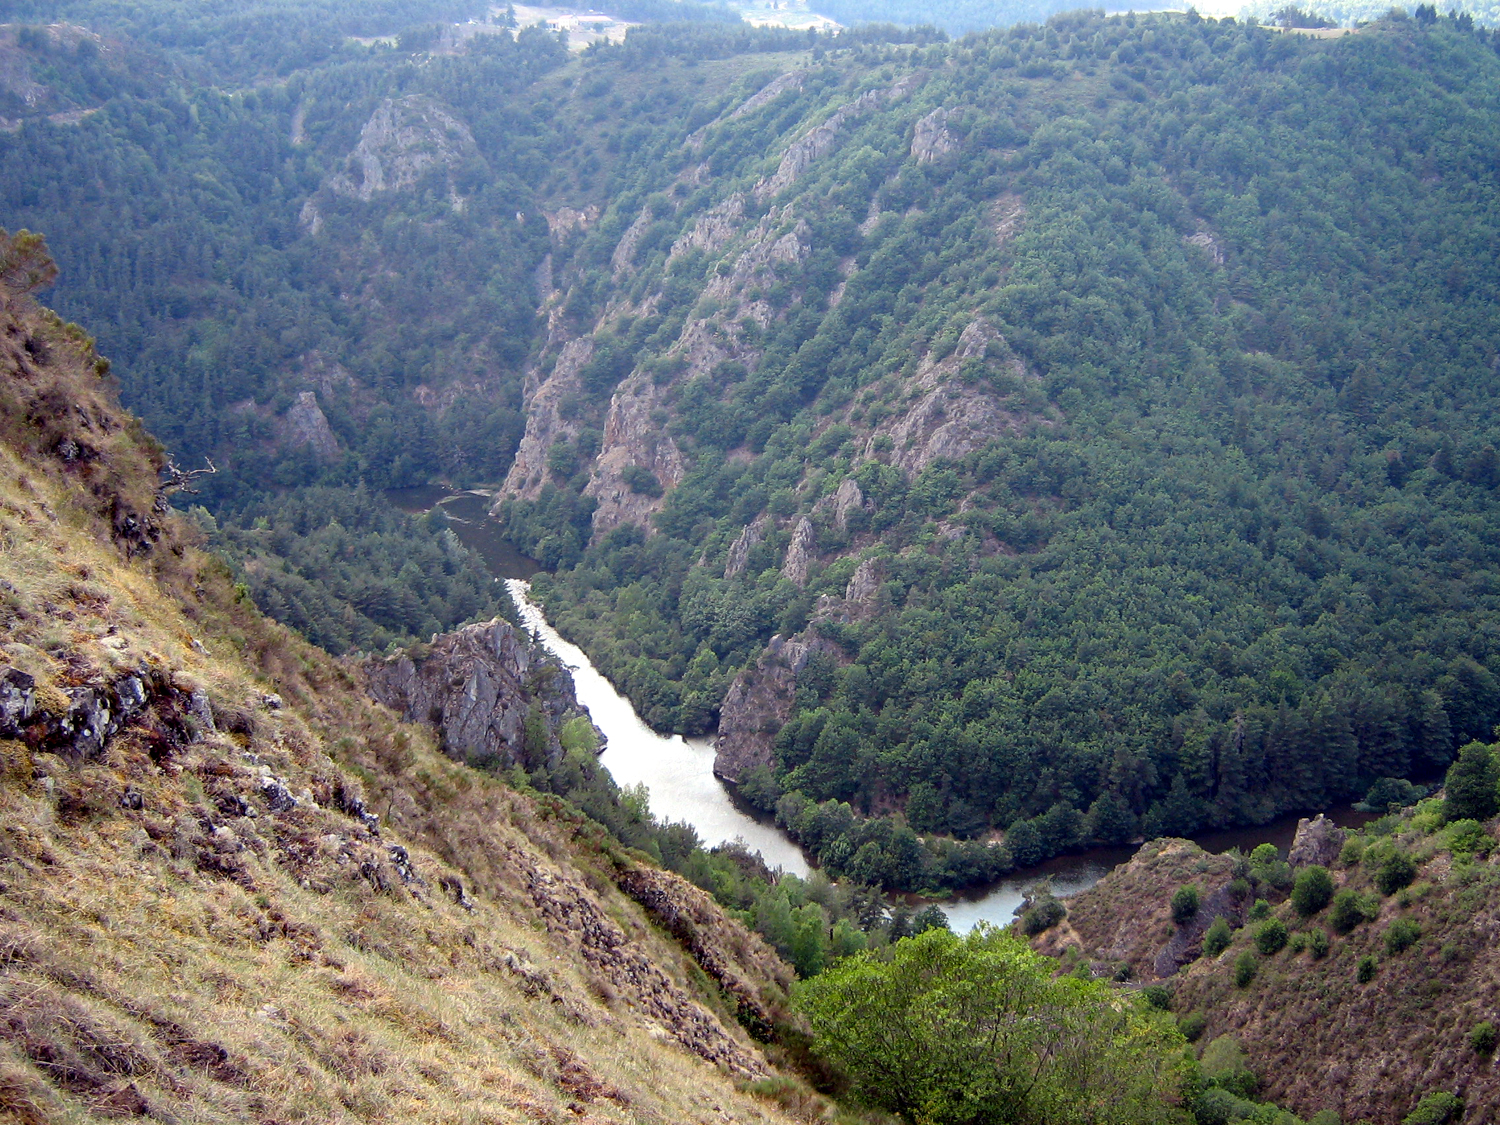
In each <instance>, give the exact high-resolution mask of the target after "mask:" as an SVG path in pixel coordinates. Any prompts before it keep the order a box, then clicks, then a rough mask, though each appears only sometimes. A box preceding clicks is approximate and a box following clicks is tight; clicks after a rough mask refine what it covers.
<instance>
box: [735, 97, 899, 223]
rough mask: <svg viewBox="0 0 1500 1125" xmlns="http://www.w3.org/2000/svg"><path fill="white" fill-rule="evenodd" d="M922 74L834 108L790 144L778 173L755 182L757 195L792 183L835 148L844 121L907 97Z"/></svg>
mask: <svg viewBox="0 0 1500 1125" xmlns="http://www.w3.org/2000/svg"><path fill="white" fill-rule="evenodd" d="M923 77H924V76H922V75H920V74H912V75H908V76H907V77H905V78H903V79H901V81H899V82H897V83H896V84H895V85H894V86H891V87H890V88H889V89H885V90H868V91H866V92H865V93H863V94H861V95H860V96H859V97H857V98H855V99H854V100H853V101H851V102H848V103H847V104H845V105H842V106H840V107H839V108H838V109H836V110H834V111H833V113H831V114H829V116H828V120H826V121H824V122H823V123H822V124H820V125H815V126H814V127H813V128H812V129H809V130H808V131H807V133H805V134H804V135H803V136H801V137H799V138H798V139H797V140H795V141H793V142H792V143H791V145H789V146H788V148H787V150H786V152H785V153H783V154H782V157H781V163H780V164H778V165H777V167H776V171H775V173H774V174H772V175H771V176H769V177H768V178H766V179H764V180H761V181H760V183H758V184H756V185H755V198H756V199H758V200H767V199H771V198H773V197H775V196H776V195H778V194H780V193H781V192H782V191H784V190H785V189H787V188H789V187H791V186H792V184H793V183H794V182H796V180H797V178H798V177H799V176H801V175H802V173H803V172H805V171H807V169H808V168H809V167H811V166H812V164H813V162H814V161H816V160H817V159H818V158H819V157H821V156H824V155H826V154H827V153H829V152H831V151H833V147H834V146H835V145H836V144H837V143H838V141H839V138H840V134H842V133H843V131H844V126H845V125H847V124H849V123H850V122H851V121H852V120H853V119H854V118H856V117H859V116H860V115H861V114H864V113H866V112H867V111H869V110H872V109H874V108H875V107H877V106H882V105H885V104H886V103H887V102H890V101H894V100H895V99H897V98H901V97H905V96H906V95H907V94H909V93H911V91H912V90H914V89H915V88H916V87H917V86H919V85H921V83H922V81H923Z"/></svg>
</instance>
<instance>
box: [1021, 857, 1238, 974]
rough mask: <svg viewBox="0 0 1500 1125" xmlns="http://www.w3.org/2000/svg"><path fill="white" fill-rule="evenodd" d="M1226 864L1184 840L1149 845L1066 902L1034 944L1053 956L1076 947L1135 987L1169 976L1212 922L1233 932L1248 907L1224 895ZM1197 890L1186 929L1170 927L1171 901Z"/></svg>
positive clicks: (1228, 876)
mask: <svg viewBox="0 0 1500 1125" xmlns="http://www.w3.org/2000/svg"><path fill="white" fill-rule="evenodd" d="M1233 868H1234V864H1233V862H1232V861H1231V860H1230V859H1228V858H1227V857H1225V856H1219V855H1210V854H1208V853H1207V852H1205V851H1204V850H1203V849H1202V848H1200V847H1198V845H1197V844H1194V843H1192V842H1191V841H1189V840H1153V841H1151V842H1150V843H1147V844H1145V845H1143V846H1142V847H1141V850H1140V851H1138V852H1137V853H1136V854H1135V855H1134V856H1133V857H1132V858H1131V860H1130V862H1129V863H1126V864H1123V865H1122V866H1120V867H1118V868H1116V869H1115V870H1114V871H1112V872H1110V874H1109V875H1108V876H1106V878H1105V879H1104V880H1103V881H1102V882H1100V883H1099V884H1097V885H1096V886H1095V887H1093V888H1092V889H1090V890H1089V891H1085V892H1084V893H1083V894H1080V895H1078V896H1076V897H1074V898H1072V899H1069V900H1068V916H1067V919H1066V920H1065V921H1064V923H1063V924H1062V925H1060V926H1057V927H1054V928H1053V929H1051V930H1048V931H1046V932H1045V933H1044V934H1042V936H1041V937H1040V938H1039V939H1038V940H1037V943H1036V944H1037V947H1038V948H1040V949H1041V950H1042V951H1043V952H1046V953H1051V954H1053V955H1061V954H1062V952H1063V951H1064V950H1065V949H1066V948H1067V947H1068V946H1070V945H1071V946H1076V947H1078V948H1079V949H1081V950H1082V951H1083V952H1084V953H1085V955H1087V957H1088V958H1089V959H1090V960H1092V961H1095V962H1102V963H1106V964H1107V965H1109V966H1110V967H1111V971H1113V966H1115V965H1118V964H1119V963H1120V962H1122V961H1123V962H1125V963H1126V964H1128V965H1129V966H1130V968H1131V976H1132V978H1133V979H1135V980H1141V981H1151V980H1158V979H1161V978H1163V977H1170V976H1171V975H1172V974H1174V973H1175V972H1177V970H1178V969H1179V968H1181V967H1182V966H1183V965H1185V964H1188V963H1189V962H1191V961H1192V960H1193V959H1195V958H1196V957H1198V955H1199V954H1200V952H1201V951H1202V946H1203V934H1204V932H1205V931H1206V930H1207V929H1208V927H1209V926H1210V925H1212V923H1213V920H1214V919H1215V918H1216V917H1218V916H1219V915H1221V914H1222V915H1223V916H1224V917H1225V918H1227V919H1228V920H1229V921H1230V923H1231V924H1233V925H1240V924H1242V923H1243V921H1244V918H1245V912H1246V910H1247V909H1248V908H1249V905H1250V904H1249V903H1248V902H1241V901H1239V900H1237V899H1235V898H1234V897H1233V896H1232V895H1231V894H1230V892H1229V885H1230V883H1231V882H1233V879H1234V874H1233ZM1183 886H1194V887H1197V888H1198V893H1199V896H1200V900H1201V906H1200V907H1199V910H1198V914H1197V916H1196V917H1194V918H1193V919H1192V920H1191V921H1189V922H1188V923H1187V924H1186V925H1183V926H1178V925H1177V924H1175V923H1174V922H1173V921H1172V895H1173V893H1174V892H1175V891H1176V890H1177V889H1178V888H1179V887H1183Z"/></svg>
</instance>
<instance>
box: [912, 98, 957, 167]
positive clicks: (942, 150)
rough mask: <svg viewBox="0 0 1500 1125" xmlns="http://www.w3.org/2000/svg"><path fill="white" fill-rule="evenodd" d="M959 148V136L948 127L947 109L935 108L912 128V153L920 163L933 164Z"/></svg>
mask: <svg viewBox="0 0 1500 1125" xmlns="http://www.w3.org/2000/svg"><path fill="white" fill-rule="evenodd" d="M958 148H959V140H958V138H957V137H956V136H954V135H953V133H952V132H951V131H950V130H949V129H948V110H946V109H941V108H939V109H935V110H933V111H932V112H931V113H929V114H928V115H927V116H926V117H923V118H920V119H919V120H918V121H917V124H916V125H915V127H914V128H913V129H912V137H911V154H912V157H913V158H914V159H915V160H916V162H917V163H918V164H932V163H934V162H935V161H938V160H941V159H942V158H943V157H945V156H947V155H949V154H950V153H954V152H957V151H958Z"/></svg>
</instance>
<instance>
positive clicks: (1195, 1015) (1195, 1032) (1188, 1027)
mask: <svg viewBox="0 0 1500 1125" xmlns="http://www.w3.org/2000/svg"><path fill="white" fill-rule="evenodd" d="M1207 1026H1208V1017H1207V1016H1205V1015H1204V1014H1203V1013H1202V1012H1188V1013H1187V1014H1186V1015H1184V1016H1182V1017H1181V1018H1180V1019H1178V1021H1177V1030H1178V1031H1180V1032H1182V1037H1183V1038H1184V1039H1186V1040H1187V1041H1188V1042H1189V1043H1196V1042H1198V1040H1199V1039H1201V1038H1202V1037H1203V1030H1204V1028H1206V1027H1207Z"/></svg>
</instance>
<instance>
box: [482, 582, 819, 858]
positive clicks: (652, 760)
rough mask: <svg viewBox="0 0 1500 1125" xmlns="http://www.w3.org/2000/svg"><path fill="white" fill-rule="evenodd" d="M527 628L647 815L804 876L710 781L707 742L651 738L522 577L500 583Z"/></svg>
mask: <svg viewBox="0 0 1500 1125" xmlns="http://www.w3.org/2000/svg"><path fill="white" fill-rule="evenodd" d="M505 585H506V587H507V588H508V589H509V590H510V596H511V598H512V599H513V600H514V601H515V603H516V608H517V610H519V611H520V614H521V620H522V621H524V622H525V623H526V627H527V628H528V629H530V630H532V631H533V632H534V633H536V634H537V636H539V637H540V638H541V641H542V647H543V648H545V649H546V650H547V651H548V652H550V653H552V655H553V656H555V657H557V658H558V659H559V660H561V661H562V662H563V663H564V664H566V665H567V666H568V669H569V670H570V671H571V672H572V673H573V686H574V688H575V689H576V691H577V692H578V702H580V703H582V704H583V705H584V706H585V707H587V708H588V710H589V714H590V716H592V717H593V720H594V725H595V726H597V727H598V728H599V729H600V730H602V731H603V732H604V737H605V740H606V741H605V746H604V752H603V753H602V754H600V755H599V761H600V762H601V763H603V765H604V768H605V769H607V770H609V772H610V776H612V777H613V778H614V779H615V782H616V783H617V784H619V785H645V787H646V788H647V790H649V791H650V794H651V812H652V813H653V814H654V815H655V816H656V818H657V819H658V820H680V821H686V822H687V823H688V824H691V825H692V826H693V827H694V828H695V829H697V831H698V837H699V839H701V840H702V841H703V843H704V845H705V846H707V847H712V846H713V845H714V844H722V843H725V842H726V841H729V840H735V839H741V840H744V841H745V844H746V845H747V846H748V847H749V848H751V849H752V850H753V851H758V852H760V854H761V856H762V857H764V859H765V861H766V862H767V863H768V864H770V865H771V866H772V867H780V868H781V869H782V870H783V871H790V872H792V873H794V874H796V875H802V876H805V875H807V874H808V871H809V866H808V862H807V857H806V856H804V855H803V854H802V851H801V849H799V848H798V847H797V845H795V844H793V843H792V842H791V840H789V839H788V838H787V837H786V836H785V835H784V834H783V833H782V832H781V831H780V830H779V829H778V828H776V826H775V825H773V824H765V823H763V822H761V821H759V820H756V819H755V818H754V817H753V816H750V815H749V814H748V813H745V812H743V811H741V810H740V809H739V808H737V807H736V806H735V804H734V802H733V801H731V800H730V799H729V793H728V791H727V790H725V788H724V786H723V784H722V783H721V782H720V781H719V779H718V778H717V777H715V776H714V747H713V739H711V738H682V737H680V736H679V735H675V734H674V735H662V734H658V733H656V731H654V730H652V729H651V728H650V727H648V726H647V725H646V724H645V723H643V722H642V721H641V719H640V717H639V716H638V715H637V714H636V713H635V708H633V707H632V706H631V705H630V700H628V699H626V698H625V697H624V696H623V695H621V694H620V693H619V692H617V691H616V690H615V689H614V685H612V684H611V683H610V682H609V681H608V680H606V679H605V678H604V677H603V676H602V675H600V674H599V672H598V671H596V670H595V668H594V666H593V665H592V664H591V663H589V658H588V657H587V656H585V655H584V654H583V650H582V649H581V648H579V647H578V646H577V645H575V644H571V643H570V642H568V641H566V640H564V639H563V638H562V637H561V636H560V635H559V634H558V632H557V630H556V629H554V628H553V627H552V626H551V625H549V624H548V623H547V619H546V617H544V616H543V615H542V611H541V608H540V607H539V606H538V605H537V604H536V603H535V602H533V601H532V600H531V598H530V597H529V596H528V595H529V593H530V589H531V588H530V585H529V584H528V583H527V582H525V581H524V580H522V579H519V578H509V579H506V582H505Z"/></svg>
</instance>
